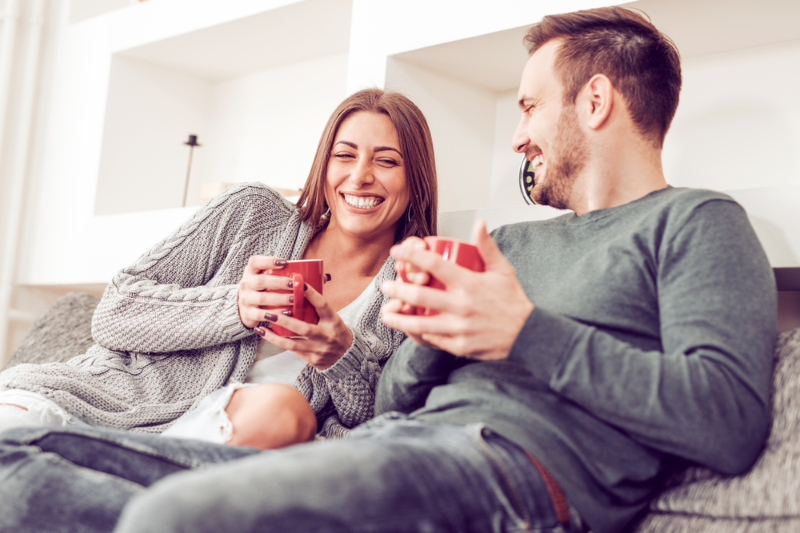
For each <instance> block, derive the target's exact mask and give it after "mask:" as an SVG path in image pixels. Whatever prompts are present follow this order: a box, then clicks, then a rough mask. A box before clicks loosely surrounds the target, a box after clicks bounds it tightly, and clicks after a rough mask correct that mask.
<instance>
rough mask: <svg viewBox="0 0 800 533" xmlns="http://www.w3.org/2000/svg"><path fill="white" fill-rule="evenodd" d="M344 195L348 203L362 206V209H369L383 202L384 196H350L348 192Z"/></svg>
mask: <svg viewBox="0 0 800 533" xmlns="http://www.w3.org/2000/svg"><path fill="white" fill-rule="evenodd" d="M342 196H344V201H345V202H347V205H351V206H353V207H360V208H362V209H369V208H370V207H375V206H376V205H378V204H379V203H381V202H383V198H376V197H375V196H367V197H364V196H350V195H348V194H344V195H342Z"/></svg>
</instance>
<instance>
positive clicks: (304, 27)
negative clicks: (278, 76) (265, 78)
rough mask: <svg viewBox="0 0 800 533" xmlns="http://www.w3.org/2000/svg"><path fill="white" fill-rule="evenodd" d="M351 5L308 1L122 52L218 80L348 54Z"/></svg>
mask: <svg viewBox="0 0 800 533" xmlns="http://www.w3.org/2000/svg"><path fill="white" fill-rule="evenodd" d="M351 14H352V2H351V0H308V1H305V2H299V3H296V4H291V5H289V6H286V7H282V8H279V9H273V10H269V11H266V12H264V13H261V14H258V15H253V16H249V17H245V18H242V19H239V20H235V21H232V22H227V23H224V24H219V25H216V26H212V27H209V28H206V29H203V30H198V31H195V32H192V33H187V34H184V35H178V36H176V37H171V38H169V39H164V40H163V41H158V42H154V43H149V44H146V45H144V46H139V47H136V48H131V49H129V50H125V51H124V52H120V53H119V55H120V56H123V57H130V58H134V59H138V60H141V61H146V62H148V63H152V64H156V65H160V66H163V67H167V68H170V69H175V70H178V71H180V72H184V73H186V74H190V75H192V76H197V77H199V78H203V79H207V80H210V81H217V80H222V79H226V78H233V77H236V76H240V75H243V74H246V73H250V72H257V71H260V70H266V69H271V68H275V67H280V66H284V65H290V64H295V63H302V62H304V61H308V60H311V59H315V58H319V57H325V56H330V55H334V54H342V53H347V51H348V48H349V43H350V19H351Z"/></svg>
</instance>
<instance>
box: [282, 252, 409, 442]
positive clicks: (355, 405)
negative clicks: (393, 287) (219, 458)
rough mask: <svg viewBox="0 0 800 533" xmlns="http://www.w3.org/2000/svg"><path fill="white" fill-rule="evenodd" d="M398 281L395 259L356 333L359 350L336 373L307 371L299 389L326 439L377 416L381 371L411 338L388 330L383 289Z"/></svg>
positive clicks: (343, 359) (379, 277)
mask: <svg viewBox="0 0 800 533" xmlns="http://www.w3.org/2000/svg"><path fill="white" fill-rule="evenodd" d="M394 276H395V271H394V260H393V259H391V258H389V259H388V260H387V261H386V263H385V264H384V266H383V268H382V269H381V271H380V273H379V274H378V275H377V276H376V277H375V281H374V287H375V297H374V298H373V300H372V302H370V305H369V306H368V307H367V309H366V310H365V311H364V313H362V314H361V316H360V317H359V319H358V322H357V324H356V327H355V328H352V329H353V344H352V345H351V346H350V348H349V349H348V350H347V352H345V354H344V355H343V356H342V357H341V358H340V359H339V360H338V361H337V362H336V363H335V364H334V365H333V366H331V367H330V368H328V369H326V370H322V371H320V370H317V369H315V368H313V367H312V366H310V365H309V366H306V367H305V369H304V370H303V372H302V373H301V374H300V376H299V377H298V379H297V383H296V384H295V386H296V387H297V388H298V390H299V391H300V392H301V393H303V395H305V397H306V398H307V399H308V400H309V403H310V404H311V407H312V408H313V409H314V412H315V413H317V420H318V421H319V423H320V428H321V429H320V432H319V433H320V435H323V436H328V437H338V436H342V435H344V434H345V433H346V432H347V429H350V428H353V427H355V426H357V425H358V424H361V423H362V422H366V421H367V420H369V419H370V418H372V417H373V416H375V390H376V388H377V385H378V379H379V378H380V375H381V370H382V369H383V366H384V365H385V364H386V361H387V360H388V359H389V356H390V355H392V354H393V353H394V351H395V350H396V349H397V348H398V347H399V346H400V344H401V343H402V342H403V340H404V339H405V335H404V334H403V333H401V332H399V331H395V330H393V329H390V328H388V327H386V326H385V325H384V324H383V322H382V321H381V314H380V311H381V307H382V306H383V303H384V302H385V301H386V299H387V298H386V297H385V296H383V294H382V293H381V292H380V286H381V284H382V283H383V282H384V281H386V280H387V279H393V278H394Z"/></svg>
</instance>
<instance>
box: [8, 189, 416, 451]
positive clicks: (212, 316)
mask: <svg viewBox="0 0 800 533" xmlns="http://www.w3.org/2000/svg"><path fill="white" fill-rule="evenodd" d="M312 235H313V228H312V227H311V226H310V225H309V224H307V223H305V222H302V221H300V219H299V218H298V211H297V208H296V207H295V206H294V205H292V204H291V203H289V202H287V201H286V200H284V199H283V198H282V197H281V196H280V195H279V194H278V193H277V192H275V191H273V190H272V189H270V188H268V187H266V186H265V185H262V184H259V183H248V184H242V185H239V186H237V187H234V188H231V189H228V190H227V191H226V192H224V193H222V194H220V195H218V196H216V197H215V198H213V199H212V200H210V201H209V202H208V203H207V204H206V205H204V206H203V207H202V208H200V210H199V211H198V212H197V214H195V216H194V217H192V218H191V220H189V221H188V222H187V223H185V224H184V225H183V226H181V227H180V228H179V229H178V230H177V231H176V232H174V233H173V234H172V235H170V236H169V237H167V238H166V239H164V240H163V241H161V242H159V243H158V244H156V245H155V246H153V247H152V248H151V249H150V250H148V251H147V252H146V253H145V254H144V255H142V256H141V257H140V258H139V260H138V261H136V263H134V264H133V265H132V266H130V267H128V268H125V269H123V270H121V271H120V272H119V273H118V274H117V275H116V276H114V278H113V280H112V281H111V283H109V285H108V287H107V288H106V291H105V294H104V295H103V299H102V300H101V302H100V305H99V306H98V308H97V311H96V312H95V314H94V317H93V319H92V336H93V337H94V340H95V342H96V343H97V344H95V345H94V346H92V347H91V348H89V350H88V351H87V352H86V353H85V354H83V355H79V356H77V357H74V358H72V359H71V360H69V361H67V362H66V363H47V364H41V365H32V364H21V365H18V366H15V367H13V368H10V369H8V370H6V371H4V372H2V373H0V389H2V388H4V387H5V388H17V389H25V390H30V391H33V392H38V393H40V394H43V395H44V396H46V397H48V398H50V399H52V400H54V401H55V402H56V403H58V404H59V405H61V406H63V407H64V408H65V409H66V410H67V411H69V412H70V413H72V414H74V415H75V416H77V417H79V418H81V419H82V420H84V421H86V422H88V423H89V424H92V425H97V426H106V427H112V428H121V429H131V430H137V431H144V432H152V433H157V432H161V431H163V430H165V429H166V428H167V427H169V426H170V425H171V424H172V423H173V422H174V421H175V419H177V418H178V417H179V416H181V415H182V414H184V413H186V412H187V411H189V410H190V409H192V408H194V407H195V406H196V405H197V404H198V402H199V401H200V400H201V399H202V398H203V397H205V396H206V395H207V394H209V393H210V392H212V391H214V390H216V389H217V388H219V387H221V386H224V385H225V384H227V383H232V382H238V381H244V379H245V376H246V375H247V372H248V370H249V369H250V367H251V365H252V364H253V361H254V360H255V356H256V345H257V344H258V340H259V338H258V337H257V336H256V335H254V334H253V331H252V330H251V329H247V328H246V327H245V326H244V325H243V324H242V322H241V320H240V319H239V309H238V304H237V295H238V289H239V286H238V283H239V281H240V279H241V276H242V272H243V271H244V267H245V265H246V264H247V261H248V259H249V258H250V256H252V255H256V254H260V255H271V256H277V257H283V258H287V259H300V258H301V256H302V254H303V251H304V250H305V248H306V246H307V245H308V242H309V240H310V239H311V237H312ZM393 277H394V262H393V260H392V259H391V258H389V259H388V260H387V261H386V263H385V264H384V265H383V268H382V269H381V271H380V272H379V274H378V275H377V276H376V278H375V281H374V286H373V287H374V291H375V292H374V296H373V298H372V300H371V302H370V304H369V306H368V308H367V309H366V311H365V312H364V313H362V315H361V317H360V318H359V319H358V323H357V325H356V326H355V328H353V344H352V345H351V346H350V348H349V349H348V350H347V352H345V354H344V355H343V356H342V357H341V359H339V361H337V362H336V363H335V364H334V365H333V366H331V367H330V368H328V369H327V370H324V371H319V370H316V369H315V368H313V367H311V366H308V365H307V366H306V367H305V368H304V369H303V371H302V372H301V373H300V376H299V377H298V379H297V381H296V383H295V387H297V389H298V390H299V391H300V392H301V393H302V394H303V395H304V396H305V397H306V398H307V399H308V401H309V403H310V404H311V407H312V408H313V409H314V412H315V413H316V414H317V419H318V421H319V429H320V434H321V435H325V436H329V437H333V436H340V435H342V434H344V433H345V432H346V431H347V428H352V427H354V426H356V425H358V424H360V423H361V422H364V421H366V420H368V419H370V418H371V417H372V416H373V411H374V403H375V387H376V385H377V383H378V377H379V375H380V372H381V368H382V367H383V365H384V363H385V362H386V359H387V358H388V357H389V355H391V354H392V353H393V352H394V350H395V349H396V348H397V347H398V346H399V345H400V343H401V342H402V340H403V334H402V333H400V332H398V331H394V330H391V329H389V328H387V327H386V326H384V325H383V323H382V322H381V320H380V308H381V305H382V304H383V302H384V300H385V297H384V296H383V295H382V294H381V292H380V291H379V290H378V288H379V287H380V284H381V283H382V282H383V281H384V280H387V279H391V278H393Z"/></svg>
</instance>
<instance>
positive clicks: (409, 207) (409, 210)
mask: <svg viewBox="0 0 800 533" xmlns="http://www.w3.org/2000/svg"><path fill="white" fill-rule="evenodd" d="M408 221H409V222H411V204H408Z"/></svg>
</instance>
